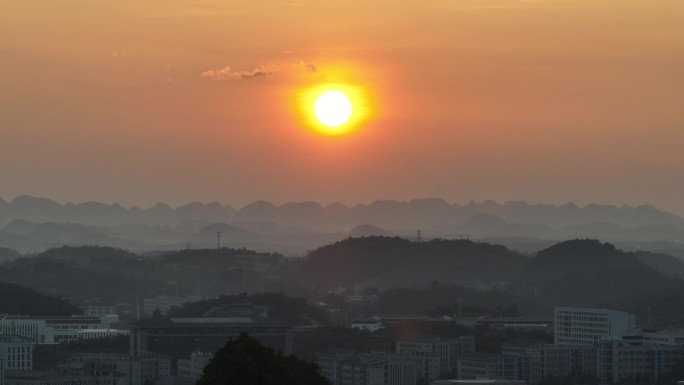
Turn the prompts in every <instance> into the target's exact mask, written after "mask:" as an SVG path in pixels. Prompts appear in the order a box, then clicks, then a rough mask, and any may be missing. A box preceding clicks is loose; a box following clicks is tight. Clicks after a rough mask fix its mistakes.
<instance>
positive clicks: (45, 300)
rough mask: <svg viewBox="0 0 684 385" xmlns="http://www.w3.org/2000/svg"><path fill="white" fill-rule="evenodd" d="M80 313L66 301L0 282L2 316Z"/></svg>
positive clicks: (0, 309) (0, 311) (0, 312)
mask: <svg viewBox="0 0 684 385" xmlns="http://www.w3.org/2000/svg"><path fill="white" fill-rule="evenodd" d="M79 313H80V311H79V309H78V307H77V306H74V305H73V304H71V303H69V301H67V300H65V299H62V298H59V297H53V296H50V295H45V294H41V293H38V292H36V291H35V290H33V289H29V288H26V287H22V286H19V285H13V284H9V283H4V282H0V314H20V315H29V316H64V315H73V314H79Z"/></svg>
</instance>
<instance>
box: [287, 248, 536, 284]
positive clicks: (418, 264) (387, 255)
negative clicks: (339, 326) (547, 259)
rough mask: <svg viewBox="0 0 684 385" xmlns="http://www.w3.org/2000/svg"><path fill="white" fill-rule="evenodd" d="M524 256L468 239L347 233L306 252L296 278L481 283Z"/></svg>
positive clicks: (509, 273) (515, 269) (514, 270)
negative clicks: (418, 239) (417, 239)
mask: <svg viewBox="0 0 684 385" xmlns="http://www.w3.org/2000/svg"><path fill="white" fill-rule="evenodd" d="M524 262H525V257H524V256H522V255H520V254H518V253H515V252H513V251H511V250H508V249H507V248H505V247H503V246H498V245H491V244H487V243H477V242H472V241H469V240H439V239H438V240H433V241H429V242H412V241H409V240H407V239H404V238H399V237H380V236H372V237H362V238H349V239H346V240H344V241H340V242H336V243H334V244H332V245H328V246H324V247H321V248H319V249H317V250H314V251H312V252H311V253H310V254H309V255H308V256H307V257H306V259H305V261H303V263H302V266H301V270H300V274H301V275H300V278H301V280H302V281H304V282H307V283H309V284H312V285H327V286H328V287H329V286H334V285H339V286H350V285H354V284H362V285H364V284H365V285H373V286H378V287H399V286H423V285H425V283H426V282H427V283H429V282H432V281H434V280H437V281H439V282H444V283H466V284H482V283H487V282H495V281H501V280H509V279H511V277H515V276H516V275H517V274H518V273H519V272H520V270H521V268H522V267H523V265H524Z"/></svg>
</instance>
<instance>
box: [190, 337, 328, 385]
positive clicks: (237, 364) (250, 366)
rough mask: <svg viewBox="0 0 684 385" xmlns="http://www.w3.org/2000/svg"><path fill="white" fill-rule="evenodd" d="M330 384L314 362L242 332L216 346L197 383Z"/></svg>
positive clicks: (250, 384)
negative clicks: (280, 350) (216, 348)
mask: <svg viewBox="0 0 684 385" xmlns="http://www.w3.org/2000/svg"><path fill="white" fill-rule="evenodd" d="M219 384H225V385H228V384H230V385H257V384H258V385H282V384H289V385H330V383H329V382H328V380H326V379H325V378H323V377H322V376H321V375H320V374H319V373H318V367H317V366H316V365H315V364H312V363H309V362H306V361H302V360H299V359H297V358H296V357H295V356H293V355H290V356H283V355H281V354H280V353H275V352H274V351H273V350H272V349H270V348H267V347H264V346H263V345H262V344H261V343H260V342H259V341H258V340H256V339H254V338H251V337H249V336H247V334H245V333H242V334H241V335H240V337H238V339H236V340H234V341H231V342H229V343H228V344H226V346H224V347H223V348H221V349H219V350H218V351H217V352H216V354H215V355H214V358H212V359H211V361H210V362H209V364H208V365H207V367H206V368H204V373H203V375H202V377H201V378H200V379H199V380H198V381H197V385H219Z"/></svg>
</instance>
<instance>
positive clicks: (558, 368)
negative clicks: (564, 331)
mask: <svg viewBox="0 0 684 385" xmlns="http://www.w3.org/2000/svg"><path fill="white" fill-rule="evenodd" d="M597 354H598V351H597V347H596V346H595V345H551V344H547V345H544V346H542V348H541V350H540V357H539V360H540V364H539V371H540V372H539V375H538V376H535V377H536V378H535V379H539V380H541V379H542V378H544V377H548V376H564V375H567V374H570V373H582V374H587V375H592V376H594V375H596V373H597V363H598V357H597Z"/></svg>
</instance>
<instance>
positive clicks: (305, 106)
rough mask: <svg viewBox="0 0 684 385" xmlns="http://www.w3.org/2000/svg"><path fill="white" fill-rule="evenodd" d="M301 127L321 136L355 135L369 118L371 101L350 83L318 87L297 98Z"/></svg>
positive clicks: (303, 92) (302, 93) (309, 89)
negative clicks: (302, 123) (302, 120)
mask: <svg viewBox="0 0 684 385" xmlns="http://www.w3.org/2000/svg"><path fill="white" fill-rule="evenodd" d="M299 109H300V111H301V113H302V116H303V119H304V124H305V126H306V127H308V128H310V129H312V130H313V131H314V132H315V133H318V134H320V135H324V136H341V135H346V134H350V133H352V132H355V131H356V130H358V129H359V128H360V125H361V124H362V123H363V122H364V121H366V120H367V119H368V118H369V117H370V115H371V113H370V112H371V107H370V102H369V100H368V96H367V94H366V92H364V91H363V89H362V88H361V87H358V86H352V85H349V84H340V83H333V84H321V85H317V86H314V87H311V88H308V89H306V90H304V91H302V92H301V94H300V96H299Z"/></svg>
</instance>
